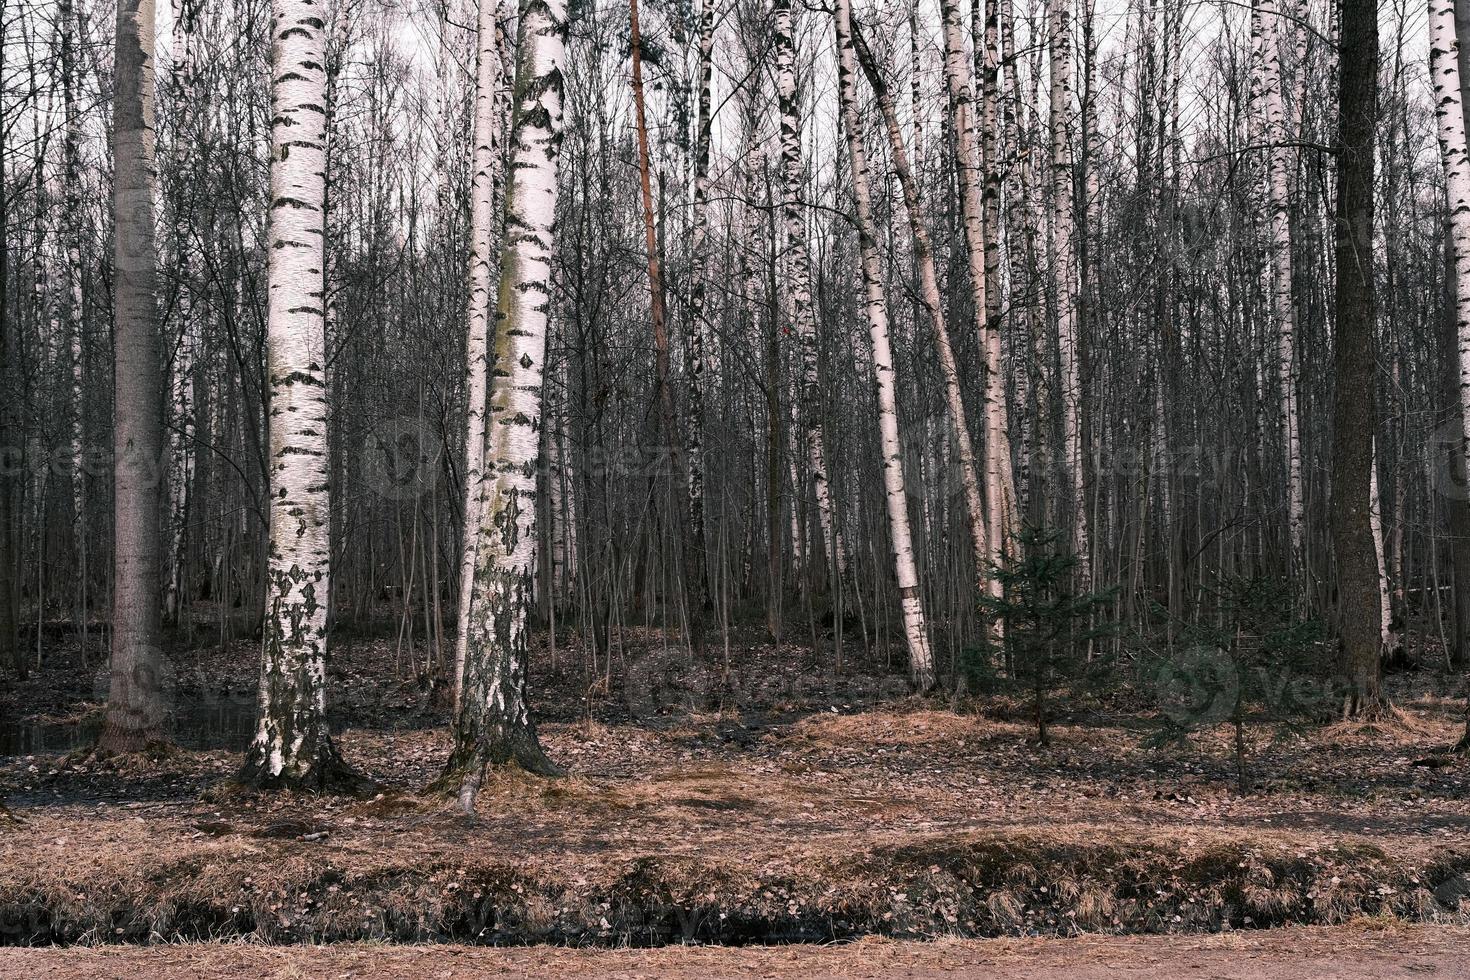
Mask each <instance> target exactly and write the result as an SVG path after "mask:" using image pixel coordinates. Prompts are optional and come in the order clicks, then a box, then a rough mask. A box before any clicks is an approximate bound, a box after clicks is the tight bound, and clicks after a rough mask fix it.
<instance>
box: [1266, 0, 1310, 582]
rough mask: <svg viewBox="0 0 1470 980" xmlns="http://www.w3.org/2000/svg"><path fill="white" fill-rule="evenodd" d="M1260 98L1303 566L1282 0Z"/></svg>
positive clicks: (1297, 558)
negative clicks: (1283, 82) (1282, 77)
mask: <svg viewBox="0 0 1470 980" xmlns="http://www.w3.org/2000/svg"><path fill="white" fill-rule="evenodd" d="M1258 10H1259V14H1260V16H1259V18H1258V22H1257V24H1258V27H1259V31H1260V33H1261V34H1262V35H1263V36H1262V37H1261V39H1260V42H1259V45H1258V47H1259V49H1260V61H1259V65H1260V70H1261V80H1260V96H1261V98H1260V102H1261V108H1262V110H1263V112H1264V113H1265V118H1264V119H1263V121H1262V122H1263V125H1262V127H1261V131H1262V134H1263V135H1264V136H1265V138H1266V141H1267V142H1268V143H1269V144H1270V146H1269V150H1268V154H1267V158H1266V159H1267V163H1266V196H1267V201H1268V202H1269V212H1270V225H1269V231H1268V248H1269V250H1270V257H1271V268H1270V296H1271V318H1272V319H1273V320H1274V321H1275V322H1276V383H1277V385H1278V386H1279V389H1280V394H1281V419H1282V442H1283V443H1284V446H1285V449H1286V471H1287V521H1288V525H1289V528H1290V542H1291V567H1292V568H1293V569H1294V570H1296V571H1297V572H1301V571H1303V570H1304V567H1305V566H1304V562H1305V560H1306V492H1305V490H1304V488H1303V484H1302V454H1301V430H1300V425H1299V422H1298V413H1297V398H1296V310H1295V307H1294V305H1293V303H1292V272H1291V187H1290V183H1291V175H1292V173H1293V171H1294V164H1295V154H1293V153H1292V151H1291V149H1290V147H1288V146H1287V145H1286V144H1287V140H1288V130H1287V121H1286V102H1285V99H1284V98H1283V94H1282V83H1281V50H1282V47H1283V44H1284V38H1285V35H1286V23H1285V20H1284V19H1283V18H1282V17H1281V16H1280V14H1279V12H1278V10H1277V0H1259V5H1258Z"/></svg>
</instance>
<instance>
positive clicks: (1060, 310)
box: [1048, 0, 1092, 591]
mask: <svg viewBox="0 0 1470 980" xmlns="http://www.w3.org/2000/svg"><path fill="white" fill-rule="evenodd" d="M1048 21H1049V23H1048V28H1049V31H1048V33H1049V44H1050V49H1051V164H1052V211H1053V213H1052V278H1053V280H1054V287H1055V290H1056V301H1055V305H1056V321H1057V351H1058V355H1059V357H1058V359H1059V362H1060V365H1061V378H1060V387H1061V395H1062V452H1063V455H1064V456H1065V458H1066V468H1067V474H1068V476H1069V477H1070V478H1071V490H1072V493H1071V516H1072V548H1073V550H1074V551H1075V552H1076V554H1077V576H1078V581H1079V587H1080V588H1081V589H1082V590H1083V591H1086V590H1087V589H1088V588H1089V586H1090V584H1091V582H1092V541H1091V534H1090V531H1089V528H1088V523H1089V522H1088V512H1087V489H1086V473H1085V466H1086V456H1085V453H1084V452H1083V447H1082V373H1081V372H1082V355H1081V347H1080V338H1079V336H1078V330H1077V283H1076V278H1075V277H1076V274H1077V271H1076V245H1075V243H1074V241H1073V229H1074V227H1075V220H1074V216H1073V213H1072V197H1073V195H1072V25H1071V11H1070V9H1069V7H1068V2H1067V0H1049V5H1048Z"/></svg>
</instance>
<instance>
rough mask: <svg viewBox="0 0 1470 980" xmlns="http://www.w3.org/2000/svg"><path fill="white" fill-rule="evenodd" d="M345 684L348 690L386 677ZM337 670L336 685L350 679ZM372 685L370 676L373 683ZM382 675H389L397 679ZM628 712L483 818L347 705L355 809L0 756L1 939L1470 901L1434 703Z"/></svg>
mask: <svg viewBox="0 0 1470 980" xmlns="http://www.w3.org/2000/svg"><path fill="white" fill-rule="evenodd" d="M354 676H355V677H357V676H360V677H361V678H365V679H364V680H362V682H361V690H360V691H359V696H361V697H362V698H364V699H366V698H367V697H368V696H369V694H373V696H376V697H378V698H379V699H380V700H381V698H382V694H381V690H380V689H379V688H376V687H374V686H373V683H372V682H371V681H372V678H373V677H375V676H376V675H374V674H372V673H370V672H369V671H366V670H364V671H362V672H360V674H354ZM353 690H357V688H353ZM373 692H376V693H373ZM397 696H398V695H396V694H395V697H397ZM834 702H835V703H839V704H840V703H843V702H842V701H841V700H838V699H836V698H830V699H823V701H822V702H820V703H814V704H812V705H808V706H807V709H806V710H807V712H808V713H807V715H806V716H805V717H803V718H798V719H794V720H793V719H790V718H781V719H779V720H772V719H771V718H769V717H766V718H762V717H761V716H760V713H759V712H758V711H756V710H754V709H752V710H749V711H748V713H747V714H746V715H745V716H743V717H737V716H735V715H733V714H731V713H728V712H726V713H714V712H710V713H705V714H698V713H696V714H688V713H686V714H684V715H679V716H672V717H670V718H667V719H659V720H658V722H657V725H656V726H655V725H652V724H650V725H649V726H647V727H645V726H643V725H638V724H630V723H626V722H619V721H618V720H617V718H616V716H613V715H611V714H609V715H603V716H598V717H596V718H594V719H593V720H591V721H589V720H587V718H586V712H585V710H584V709H583V707H582V706H580V705H579V706H576V708H575V710H572V709H570V708H569V709H568V710H567V711H566V712H565V713H564V714H563V715H562V717H563V719H564V720H563V721H562V722H561V723H554V722H549V723H546V724H544V725H543V727H542V735H543V740H544V743H545V745H546V748H547V751H548V754H549V755H550V756H551V757H552V758H553V759H554V760H556V761H557V762H558V763H559V764H561V765H563V766H564V767H566V768H567V769H568V771H569V772H570V775H569V776H568V777H566V778H564V779H559V780H553V781H546V780H541V779H535V778H531V777H526V776H524V775H521V774H516V773H500V774H496V775H494V776H493V777H492V778H491V779H490V780H489V781H488V782H487V784H486V785H485V787H484V789H483V791H482V794H481V803H480V810H479V814H478V819H476V820H475V821H472V822H466V821H465V820H463V819H462V818H460V817H459V816H458V815H456V814H455V813H454V812H453V810H452V808H450V807H449V806H448V805H446V804H445V803H444V802H443V801H441V800H439V799H435V798H429V797H425V796H422V795H420V792H419V791H420V790H421V789H422V788H423V787H424V786H426V785H428V783H429V782H430V781H431V780H432V779H433V778H434V777H435V776H436V775H437V774H438V771H439V767H440V766H441V765H442V763H443V760H444V759H445V757H446V755H447V752H448V748H449V742H448V737H447V734H446V733H445V730H444V728H443V727H442V722H441V721H439V720H435V719H434V718H433V717H432V716H427V717H428V720H426V721H424V722H422V723H419V724H421V726H422V727H419V728H409V727H404V728H392V727H390V726H389V725H387V724H384V723H383V722H381V721H378V720H376V718H375V717H370V718H369V721H370V722H372V724H360V725H358V726H357V727H349V728H348V729H347V730H346V731H344V732H343V733H342V734H341V738H340V742H341V745H342V748H343V752H344V754H345V756H346V757H347V759H348V760H349V761H350V762H352V763H353V764H354V765H357V766H359V767H361V768H362V769H363V770H364V771H365V772H367V773H369V774H370V775H371V776H373V778H375V779H377V780H379V781H380V782H382V783H383V784H384V785H385V786H388V787H391V788H392V789H391V790H390V791H388V792H385V793H384V794H382V795H380V796H379V797H377V798H375V799H373V800H364V801H357V800H333V799H317V798H312V797H295V796H291V795H289V794H288V795H278V796H257V795H255V794H251V793H247V792H241V791H239V790H238V789H228V790H226V789H221V788H220V787H221V786H224V785H225V783H224V780H225V779H226V777H228V776H229V775H230V774H231V773H232V772H233V771H234V769H235V768H236V767H237V766H238V756H236V755H234V754H231V753H226V752H179V753H177V754H176V755H174V756H172V757H170V758H168V759H165V760H161V761H157V762H152V763H149V764H147V765H142V764H140V765H138V766H123V765H120V764H118V763H115V762H107V763H102V764H96V763H93V762H91V761H86V762H83V761H82V760H80V759H77V760H71V762H70V763H68V762H67V761H66V760H61V759H54V758H39V759H35V760H10V761H9V762H7V763H5V764H3V765H0V782H3V785H4V787H5V795H6V797H7V798H8V799H9V800H10V802H11V804H12V806H13V807H14V808H15V809H16V810H17V812H18V813H20V814H22V815H23V816H25V817H26V818H27V820H28V823H27V824H26V825H25V826H22V827H16V828H7V832H6V833H5V834H4V835H0V943H3V942H10V943H19V942H73V943H74V942H85V943H111V942H118V941H129V942H142V941H162V940H175V939H205V938H219V937H223V938H233V937H252V938H257V939H264V940H268V941H272V942H305V941H321V940H360V939H377V940H393V941H400V942H404V941H423V940H434V941H463V942H501V943H521V942H557V943H572V944H633V945H654V944H661V943H669V942H678V941H681V940H691V939H692V940H699V941H720V942H724V943H756V942H782V941H791V940H812V941H829V940H832V939H841V938H850V937H856V936H864V935H885V936H900V937H908V936H913V937H938V936H1017V935H1038V934H1040V935H1074V934H1078V933H1084V932H1112V933H1130V932H1181V931H1195V932H1199V931H1213V930H1219V929H1224V928H1242V927H1253V926H1275V925H1282V924H1291V923H1316V924H1330V923H1343V922H1348V921H1353V920H1355V919H1356V918H1359V917H1369V918H1373V919H1378V918H1391V919H1396V920H1403V921H1414V922H1419V921H1425V922H1463V921H1465V920H1466V917H1467V915H1470V847H1467V845H1466V844H1465V843H1464V842H1465V841H1466V840H1467V839H1470V761H1467V760H1463V759H1456V760H1450V761H1447V762H1444V763H1443V764H1442V765H1441V764H1436V765H1434V766H1418V765H1416V764H1415V763H1416V762H1417V761H1419V760H1421V759H1422V758H1423V757H1424V756H1425V754H1427V753H1433V752H1435V751H1437V750H1438V749H1439V748H1442V747H1443V745H1444V744H1445V742H1446V741H1448V740H1449V733H1450V732H1451V731H1453V730H1454V724H1455V720H1454V719H1453V718H1452V717H1451V716H1450V713H1449V712H1448V711H1446V710H1445V706H1444V705H1436V704H1430V703H1427V702H1425V703H1419V702H1412V703H1404V710H1403V717H1402V719H1394V720H1391V721H1390V722H1389V723H1388V724H1387V725H1385V726H1384V727H1383V728H1381V729H1380V730H1376V731H1363V730H1359V729H1344V728H1341V727H1339V726H1334V727H1332V728H1329V729H1326V730H1323V731H1318V732H1308V733H1304V734H1299V735H1294V736H1291V737H1289V738H1287V739H1285V740H1275V739H1273V738H1270V737H1266V736H1264V735H1263V737H1261V738H1258V739H1257V740H1256V746H1255V749H1254V751H1253V762H1252V765H1253V769H1254V771H1255V772H1257V773H1259V774H1261V777H1260V781H1259V782H1258V784H1257V786H1256V788H1255V790H1254V791H1253V792H1252V793H1250V794H1247V795H1240V794H1238V793H1237V792H1236V791H1235V789H1234V785H1235V780H1234V767H1233V762H1232V760H1231V755H1230V743H1229V732H1228V730H1227V729H1225V728H1220V729H1218V730H1213V731H1209V732H1205V733H1202V734H1201V735H1199V736H1198V737H1195V738H1194V739H1192V741H1191V742H1190V743H1189V744H1187V745H1182V746H1170V747H1167V748H1164V749H1159V750H1154V749H1149V748H1146V747H1145V746H1144V745H1143V737H1142V734H1141V733H1140V732H1139V731H1138V730H1136V729H1131V728H1126V727H1123V725H1122V724H1118V725H1109V724H1092V725H1087V726H1082V725H1077V724H1069V723H1067V722H1065V721H1059V722H1058V723H1057V724H1056V725H1055V726H1054V727H1053V730H1052V734H1053V740H1054V741H1053V744H1052V745H1051V746H1049V747H1047V748H1038V747H1036V746H1034V745H1031V744H1030V743H1029V741H1028V739H1029V736H1030V728H1029V725H1027V724H1025V723H1023V722H1012V721H1003V720H1002V721H998V720H993V719H991V718H989V717H987V716H986V715H984V714H983V713H982V714H975V715H960V714H955V713H952V712H948V711H942V710H936V709H935V707H934V704H933V703H932V702H927V703H926V702H921V701H916V700H906V701H902V702H899V703H897V704H891V705H884V706H882V707H880V708H872V707H870V708H868V710H857V711H850V712H849V713H847V714H834V713H832V712H831V711H829V710H824V709H825V708H826V707H829V706H830V705H831V704H832V703H834Z"/></svg>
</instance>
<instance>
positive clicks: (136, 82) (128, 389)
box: [97, 0, 165, 752]
mask: <svg viewBox="0 0 1470 980" xmlns="http://www.w3.org/2000/svg"><path fill="white" fill-rule="evenodd" d="M153 30H154V28H153V0H122V2H120V3H119V4H118V8H117V61H116V65H117V68H116V82H115V86H116V90H115V95H114V99H113V133H112V140H113V151H112V152H113V168H114V177H113V221H114V225H115V232H114V236H115V252H114V268H113V277H114V286H113V316H114V321H113V356H114V358H115V366H116V367H115V370H116V382H115V390H114V395H113V452H114V466H113V474H114V475H113V507H114V527H113V542H114V543H113V600H112V666H111V674H110V679H109V684H108V694H107V720H106V723H105V724H104V726H103V729H102V734H101V736H100V738H99V739H98V742H97V746H98V749H99V750H101V751H103V752H137V751H141V750H143V749H145V748H147V747H148V745H149V744H150V743H153V742H157V741H160V740H162V738H163V720H164V703H163V689H162V675H161V672H162V668H163V653H162V651H161V650H160V649H159V645H158V644H159V628H160V627H159V598H160V597H159V548H160V540H159V527H158V523H159V522H158V516H159V508H158V503H159V500H158V497H159V483H160V479H159V478H160V468H161V467H162V466H163V465H164V462H165V461H164V455H163V453H164V440H163V378H162V372H161V367H162V356H161V350H160V344H159V330H158V315H157V312H156V310H155V308H154V296H153V291H154V281H155V265H156V262H157V257H156V256H155V254H154V245H153V193H154V190H153V188H154V180H155V176H156V174H155V171H154V157H153V154H154V134H153V111H154V103H153V95H154V77H153Z"/></svg>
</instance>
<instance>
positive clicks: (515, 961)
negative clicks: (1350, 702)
mask: <svg viewBox="0 0 1470 980" xmlns="http://www.w3.org/2000/svg"><path fill="white" fill-rule="evenodd" d="M1467 974H1470V930H1467V929H1461V928H1449V927H1401V926H1396V927H1392V928H1377V927H1341V928H1332V929H1278V930H1271V931H1263V932H1253V933H1233V934H1226V935H1217V936H1192V937H1179V936H1173V937H1164V936H1144V937H1128V938H1115V937H1097V936H1093V937H1086V938H1081V939H1072V940H969V941H950V940H944V941H939V942H934V943H916V942H891V941H887V940H881V939H865V940H863V941H861V942H857V943H852V944H849V945H844V946H786V947H765V948H754V947H745V948H740V949H731V948H712V947H702V948H690V947H666V948H664V949H656V950H588V949H566V948H558V947H544V946H542V947H522V948H515V949H489V948H476V947H466V946H382V945H361V944H342V945H336V946H316V947H304V946H292V947H280V946H259V945H244V944H230V945H209V944H204V945H184V946H156V947H136V946H113V947H104V948H95V949H76V948H74V949H28V950H22V949H7V950H0V976H5V977H13V978H16V980H28V978H32V977H46V978H48V980H114V978H116V980H137V978H138V977H149V978H150V980H175V978H178V980H183V978H190V980H193V978H198V980H216V978H219V980H224V978H230V980H307V978H318V977H320V978H329V977H330V978H346V977H350V978H366V980H386V978H390V977H391V978H398V977H403V978H410V977H411V978H415V980H417V978H425V980H430V978H432V980H459V978H470V977H528V978H531V977H534V978H535V980H572V978H582V977H599V978H606V980H635V978H636V980H683V978H694V977H697V978H699V980H736V978H751V980H755V978H761V980H798V978H800V980H822V978H843V980H860V978H873V980H877V978H885V980H886V978H894V977H911V978H915V980H937V978H940V977H944V978H950V980H962V978H977V980H978V978H982V977H983V978H986V980H991V978H1011V977H1014V978H1018V980H1019V978H1026V980H1105V978H1113V977H1125V978H1129V980H1152V978H1158V980H1181V978H1189V980H1215V978H1219V980H1226V978H1229V980H1318V978H1321V980H1326V978H1332V980H1378V978H1409V977H1415V978H1423V977H1447V978H1453V977H1463V976H1466V975H1467Z"/></svg>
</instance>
